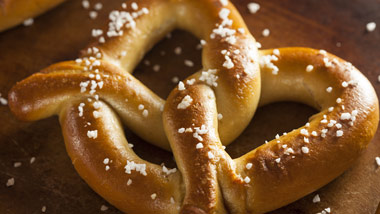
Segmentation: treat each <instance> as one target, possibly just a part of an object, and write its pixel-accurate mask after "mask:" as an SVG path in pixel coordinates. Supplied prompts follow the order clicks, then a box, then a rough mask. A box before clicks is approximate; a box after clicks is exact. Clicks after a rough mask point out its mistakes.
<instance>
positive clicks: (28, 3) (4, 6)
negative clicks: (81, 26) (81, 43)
mask: <svg viewBox="0 0 380 214" xmlns="http://www.w3.org/2000/svg"><path fill="white" fill-rule="evenodd" d="M63 1H65V0H0V32H1V31H4V30H6V29H8V28H11V27H13V26H16V25H18V24H20V23H22V22H23V21H25V20H26V19H29V18H33V17H36V16H38V15H40V14H42V13H44V12H45V11H47V10H49V9H51V8H53V7H55V6H57V5H58V4H60V3H62V2H63Z"/></svg>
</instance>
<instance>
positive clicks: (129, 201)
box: [9, 0, 378, 213]
mask: <svg viewBox="0 0 380 214" xmlns="http://www.w3.org/2000/svg"><path fill="white" fill-rule="evenodd" d="M222 2H224V1H222ZM222 2H221V1H211V0H207V1H200V0H198V1H190V0H188V1H169V0H165V1H164V0H160V1H154V2H142V3H141V4H139V5H138V8H139V9H137V11H142V12H141V14H142V15H141V16H140V15H139V18H137V19H135V21H136V23H135V24H136V26H135V28H130V29H125V28H123V29H122V30H123V35H122V36H119V37H113V38H106V43H104V44H95V45H92V46H90V49H89V51H88V52H87V51H86V52H87V53H85V54H84V56H87V57H88V58H87V59H86V58H84V59H82V60H78V61H77V62H64V63H59V64H56V65H53V66H51V67H49V68H47V69H45V70H44V71H43V72H42V73H39V74H35V75H33V76H31V77H29V78H28V79H26V80H24V81H22V82H20V83H18V84H17V85H16V86H15V87H14V88H13V89H12V91H11V92H10V96H9V98H10V107H11V109H12V111H13V112H14V113H15V115H16V116H18V117H19V118H20V119H24V120H25V119H26V120H36V119H40V118H44V117H48V116H50V115H52V114H58V115H59V116H60V122H61V125H62V129H63V135H64V137H65V143H66V147H67V150H68V152H69V155H70V157H71V158H72V161H73V164H74V166H75V168H76V169H77V171H78V172H79V173H80V175H81V176H82V178H84V179H85V180H86V182H87V183H88V184H89V185H90V186H91V187H92V188H93V189H94V190H95V191H97V192H98V193H99V194H101V195H102V196H103V197H104V198H106V199H107V200H108V201H109V202H110V203H112V204H113V205H115V206H116V207H118V208H119V209H121V210H123V211H125V212H127V213H178V208H179V207H181V206H182V210H181V212H182V213H225V212H229V213H262V212H265V211H268V210H272V209H275V208H277V207H280V206H283V205H285V204H287V203H290V202H291V201H294V200H296V199H298V198H300V197H302V196H304V195H305V194H308V193H309V192H311V191H314V190H315V189H317V188H319V187H320V186H322V185H324V184H326V183H327V182H329V181H330V180H332V179H333V178H335V177H336V176H337V175H339V174H340V173H342V172H343V171H344V170H345V169H346V168H347V167H348V166H349V165H350V164H351V163H352V161H353V160H354V159H355V157H357V155H358V153H359V151H360V150H361V149H363V148H364V147H365V146H366V144H367V143H368V142H369V140H370V139H371V138H372V136H373V134H374V131H375V130H376V127H377V120H378V102H377V98H376V95H375V94H374V92H373V89H372V87H371V86H370V84H369V82H368V81H367V80H366V79H365V78H364V77H363V76H362V75H361V74H360V73H359V72H358V71H357V70H356V69H355V68H353V67H351V66H349V64H348V63H346V62H344V61H342V60H340V59H338V58H337V57H334V56H331V55H329V54H327V53H324V52H321V53H319V52H318V51H315V50H311V49H301V48H293V49H280V50H278V51H277V50H276V51H274V50H267V51H262V52H260V54H258V52H257V50H256V48H255V41H254V39H253V38H252V37H251V36H250V34H249V33H248V30H247V29H246V27H245V26H244V23H243V22H242V20H241V18H240V16H239V15H238V13H237V12H236V10H235V9H234V8H233V7H232V6H231V5H226V6H225V5H223V4H222ZM149 3H150V4H149ZM144 7H146V8H147V10H143V9H142V8H144ZM222 8H227V9H228V10H229V11H230V12H231V14H227V17H228V19H229V20H232V22H233V23H232V26H231V27H229V26H227V27H228V28H231V29H235V30H236V32H237V33H236V38H229V39H226V38H221V37H219V36H215V38H210V34H211V31H212V30H213V29H214V28H215V23H220V22H223V20H221V17H225V15H223V13H224V14H226V13H228V11H226V10H224V12H221V9H222ZM128 10H130V12H136V11H135V10H134V9H133V7H132V6H131V5H128ZM144 11H145V12H144ZM147 12H148V13H147ZM136 13H138V12H136ZM146 13H147V14H146ZM119 14H120V13H119ZM137 15H138V14H137ZM191 18H193V19H191ZM199 23H202V24H201V25H199ZM128 24H131V25H134V24H133V22H129V23H128ZM195 24H197V25H195ZM194 26H196V27H194ZM174 27H180V28H184V29H186V30H189V31H191V32H193V33H194V34H196V35H197V36H198V37H200V38H203V39H205V40H206V45H205V47H204V51H203V65H204V70H206V71H208V72H206V73H202V72H198V73H196V74H194V75H192V76H191V77H189V78H188V79H187V80H186V81H184V82H185V84H184V85H182V84H181V85H179V86H178V87H177V88H176V89H175V90H174V91H173V92H172V94H171V95H170V97H169V99H168V101H167V104H166V109H165V111H164V118H163V122H164V125H165V132H164V129H163V126H162V113H161V109H162V107H163V106H164V101H163V100H161V99H160V98H158V96H156V95H155V94H154V93H153V92H151V91H150V90H148V89H147V88H146V87H145V86H143V85H142V84H141V83H140V82H139V81H137V80H136V79H134V78H133V76H132V75H130V74H129V73H127V72H132V70H133V67H134V66H135V65H136V64H137V62H138V61H139V59H140V58H141V56H142V55H143V54H144V53H145V52H146V50H147V49H149V48H150V47H151V46H152V45H153V43H154V42H155V41H157V40H158V39H159V38H161V37H162V36H163V35H164V34H165V33H166V32H168V31H170V30H171V29H173V28H174ZM240 28H242V29H244V30H239V29H240ZM104 32H106V31H104ZM217 32H219V31H217ZM116 33H117V32H116ZM111 35H112V33H111ZM99 39H100V41H102V39H101V37H100V38H99ZM234 39H236V42H235V43H234V44H230V43H231V41H234ZM232 43H233V42H232ZM223 50H226V51H223ZM235 50H239V51H235ZM124 51H126V53H127V54H125V52H124ZM228 51H229V52H230V54H229V56H228V55H227V56H228V57H229V58H230V59H231V61H232V63H233V67H231V66H230V65H229V64H230V63H229V61H228V58H227V57H226V55H225V54H227V53H228ZM131 52H134V53H133V54H129V53H131ZM222 52H223V53H224V54H223V53H222ZM259 55H260V56H259ZM272 55H275V56H272ZM91 57H93V58H91ZM259 58H260V59H261V60H260V61H262V63H261V65H262V69H261V70H262V71H261V75H262V79H261V81H262V98H261V103H262V104H265V103H269V102H274V101H278V100H294V101H300V102H304V103H307V104H309V105H312V106H314V107H316V108H318V109H321V112H322V113H320V114H317V115H316V116H315V117H314V118H313V119H312V120H311V121H310V125H309V127H306V128H305V127H303V128H305V129H307V130H308V131H307V132H306V131H305V130H303V131H302V133H301V134H300V130H301V128H300V129H298V130H296V131H293V132H291V133H289V134H288V135H286V136H282V137H279V139H276V140H274V141H271V142H269V143H268V144H265V145H263V146H261V147H259V148H258V149H256V150H254V151H252V152H250V153H248V154H246V155H244V156H242V157H240V158H238V159H236V160H232V159H231V158H230V157H229V156H228V154H227V153H225V152H224V150H223V148H222V145H221V144H220V142H223V143H224V144H228V143H229V142H231V141H232V140H233V139H234V138H235V137H236V136H238V135H239V134H240V132H241V131H242V130H243V129H244V128H245V126H246V125H247V124H248V122H249V121H250V119H251V117H252V115H253V113H254V111H255V109H256V105H257V101H258V97H259V95H260V72H259V69H258V61H259ZM270 61H272V64H271V62H270ZM225 62H227V63H226V64H225V66H223V64H224V63H225ZM308 65H313V66H314V68H313V69H312V71H310V72H306V68H307V67H308ZM276 66H277V68H279V69H278V71H277V69H276ZM96 69H98V72H96V71H97V70H96ZM308 70H309V69H308ZM126 71H127V72H126ZM273 71H274V73H278V74H277V75H273V74H272V73H273ZM97 75H99V76H97ZM192 79H194V80H192ZM188 80H190V81H189V82H188ZM87 81H89V82H87ZM92 81H94V83H93V82H92ZM344 81H346V84H347V86H346V84H343V82H344ZM342 84H343V85H344V86H346V87H343V86H342ZM79 85H81V86H79ZM86 85H87V86H86ZM330 86H332V87H333V90H332V93H331V94H330V93H328V92H326V90H325V89H326V88H327V87H330ZM91 87H94V88H93V89H91ZM99 88H100V89H99ZM179 89H184V90H179ZM81 90H82V91H83V93H81V92H80V91H81ZM91 90H93V91H91ZM96 95H98V96H99V97H97V96H96ZM186 95H187V96H190V98H191V99H189V98H187V99H185V100H184V98H185V97H186ZM326 95H331V96H326ZM338 97H340V98H341V102H340V104H336V103H335V102H336V99H337V98H338ZM96 98H98V99H99V100H98V101H96V100H97V99H96ZM89 99H90V100H89ZM358 100H360V103H359V102H358ZM183 101H184V102H183ZM180 103H181V104H180ZM188 103H189V105H187V104H188ZM142 105H143V106H142ZM343 105H344V106H345V107H344V110H343V109H342V106H343ZM330 106H334V109H332V111H331V112H328V111H329V109H328V108H329V107H330ZM354 110H357V112H356V111H354ZM115 112H117V114H118V116H119V117H121V119H122V120H123V122H124V123H125V124H126V125H127V126H128V127H130V128H131V129H133V130H134V131H135V132H136V133H138V134H139V135H140V136H141V137H143V138H144V139H146V140H148V141H150V142H152V143H154V144H155V145H157V146H160V147H163V148H169V143H168V141H167V140H166V136H168V138H169V141H170V146H171V148H172V150H173V152H174V155H175V157H176V161H177V165H178V167H179V171H180V172H181V173H180V172H178V171H174V170H167V169H165V168H162V167H160V166H158V165H154V164H151V163H148V162H146V161H144V160H141V159H140V158H138V157H137V156H136V155H135V154H134V153H133V151H132V149H131V148H129V146H128V144H127V141H126V140H125V137H124V135H123V130H122V127H121V125H120V121H119V119H118V117H117V116H116V114H115ZM343 112H344V113H348V112H349V113H350V117H349V119H350V120H353V119H354V117H352V116H354V115H356V116H355V120H354V121H353V126H352V127H351V126H350V124H349V123H350V121H349V120H346V119H345V118H346V117H347V114H344V117H343V119H340V117H341V116H342V113H343ZM218 113H222V115H223V119H222V120H220V121H219V122H217V114H218ZM323 113H326V118H327V119H326V121H327V123H324V121H323V120H324V119H322V118H323V115H322V114H323ZM338 118H339V119H338ZM331 120H335V121H336V123H333V121H331ZM320 121H323V122H322V123H321V122H320ZM330 123H331V124H332V127H328V129H327V131H323V132H322V131H321V130H323V129H322V128H326V126H330V125H329V124H330ZM337 124H341V126H342V127H340V128H339V130H341V131H343V136H342V137H339V138H338V137H336V136H335V135H334V133H335V134H336V131H337V129H338V127H337ZM202 125H204V126H203V127H202ZM218 125H219V127H218ZM144 126H145V127H144ZM189 128H191V129H189ZM313 130H315V131H317V136H313V133H312V131H313ZM95 131H97V132H95ZM190 131H192V132H190ZM195 133H197V134H195ZM307 133H308V135H309V137H308V138H306V139H307V140H308V141H309V143H307V142H305V141H306V140H305V138H304V136H302V135H306V134H307ZM219 135H220V138H221V140H220V139H219ZM323 136H324V137H323ZM351 138H353V139H355V140H351ZM277 140H278V141H280V143H277V142H276V141H277ZM200 142H201V143H202V146H200V144H199V143H200ZM198 144H199V145H198ZM197 145H198V149H197ZM284 145H287V146H288V147H287V148H283V147H284ZM305 145H307V149H308V151H307V153H306V150H305V149H302V147H303V146H305ZM201 147H202V148H201ZM290 148H291V149H292V150H289V149H290ZM336 152H339V155H335V154H334V153H336ZM331 154H334V155H331ZM292 156H294V158H293V157H292ZM279 158H280V159H279ZM318 159H319V160H318ZM127 160H128V161H129V163H127ZM278 160H279V161H278ZM332 161H334V163H336V166H333V167H332V166H331V164H330V162H332ZM107 166H108V168H107ZM125 166H127V167H126V169H124V167H125ZM305 167H306V169H305ZM125 172H126V173H125ZM311 172H312V173H311ZM306 184H307V185H306ZM274 198H275V199H276V200H273V199H274Z"/></svg>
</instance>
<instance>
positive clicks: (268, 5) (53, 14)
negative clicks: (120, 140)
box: [0, 0, 380, 214]
mask: <svg viewBox="0 0 380 214" xmlns="http://www.w3.org/2000/svg"><path fill="white" fill-rule="evenodd" d="M96 2H102V3H103V9H102V10H101V11H100V14H99V16H98V18H97V19H96V20H91V19H90V18H89V17H88V13H89V10H85V9H83V8H82V7H81V1H80V0H71V1H67V2H66V3H64V4H62V5H61V6H59V7H58V8H56V9H54V10H52V11H50V12H48V13H46V14H45V15H42V16H40V17H38V18H37V19H35V24H34V25H33V26H31V27H23V26H19V27H16V28H14V29H11V30H8V31H6V32H3V33H0V93H1V94H2V96H3V97H4V96H6V94H7V93H8V91H9V89H10V88H11V87H12V86H13V85H14V84H15V83H16V82H17V81H20V80H22V79H23V78H25V77H27V76H29V75H30V74H32V73H35V72H38V71H39V70H40V69H42V68H44V67H46V66H48V65H50V64H52V63H54V62H59V61H63V60H69V59H74V58H76V57H77V55H78V51H79V50H80V49H82V48H83V47H85V46H86V44H87V43H88V41H89V38H90V35H91V29H92V28H96V27H98V26H102V25H104V23H105V22H106V20H107V19H108V18H107V16H108V13H109V11H110V10H111V9H112V8H117V7H118V6H119V5H120V3H121V2H122V1H121V0H112V1H111V0H100V1H91V3H92V4H93V3H96ZM137 2H138V1H137ZM233 2H234V3H235V5H236V6H237V8H238V9H239V11H240V12H241V14H242V16H243V17H244V19H245V21H246V22H247V25H248V26H249V29H250V30H251V33H252V34H253V35H254V36H255V38H256V39H257V40H258V41H259V42H261V43H262V45H263V48H275V47H285V46H307V47H312V48H316V49H325V50H327V51H329V52H331V53H333V54H336V55H338V56H340V57H341V58H343V59H346V60H347V61H350V62H352V63H353V64H354V65H355V66H356V67H358V68H359V70H361V71H362V72H363V73H364V74H365V75H366V76H367V77H368V79H370V81H371V83H372V84H373V86H374V87H375V89H376V91H377V93H378V95H379V93H380V83H379V82H377V76H378V75H380V1H379V0H349V1H348V0H260V1H259V0H257V1H256V2H258V3H259V4H260V6H261V9H260V10H259V11H258V13H256V14H250V13H249V11H248V9H247V4H248V3H249V2H250V1H237V0H235V1H233ZM371 21H374V22H376V23H377V24H378V27H377V28H376V30H375V31H374V32H371V33H368V32H366V24H367V23H368V22H371ZM265 28H268V29H270V31H271V33H270V36H269V37H263V36H262V35H261V32H262V31H263V29H265ZM337 43H339V44H340V45H339V44H338V45H337ZM197 44H198V39H196V38H195V37H193V36H192V35H191V34H189V33H186V32H182V31H175V32H173V33H172V38H171V39H163V40H162V41H161V42H160V43H159V44H157V45H156V46H155V47H154V48H153V50H152V51H150V52H149V53H148V54H147V55H146V57H145V59H148V60H149V61H150V62H151V65H150V66H147V65H144V63H141V64H140V65H139V66H138V67H137V68H136V71H135V76H136V77H137V78H139V79H140V80H141V81H142V82H144V83H145V84H146V85H147V86H148V87H150V88H151V89H152V90H153V91H155V92H156V93H158V94H159V95H160V96H161V97H163V98H165V97H166V96H167V94H168V93H169V91H170V90H172V88H173V87H174V86H175V84H174V83H172V82H171V81H170V80H171V78H172V77H173V76H178V77H179V78H180V79H183V78H185V77H186V76H188V75H190V74H191V73H192V72H194V71H196V70H197V69H198V68H200V67H201V58H200V51H199V50H196V48H195V47H196V45H197ZM178 46H180V47H182V50H183V51H182V52H183V53H182V54H181V55H179V56H177V55H175V54H174V52H173V50H174V48H176V47H178ZM185 59H190V60H192V61H194V63H195V66H194V67H193V68H189V67H186V66H184V63H183V61H184V60H185ZM155 64H158V65H160V66H161V69H160V71H159V72H154V71H153V69H152V68H153V65H155ZM157 79H159V80H160V81H157ZM314 113H315V110H313V109H312V108H310V107H307V106H304V105H301V104H296V103H278V104H271V105H269V106H265V107H262V108H260V109H259V110H258V111H257V113H256V115H255V117H254V119H253V121H252V122H251V124H250V125H249V127H248V128H247V130H246V131H245V132H244V133H243V135H242V136H240V137H239V138H238V139H237V140H236V141H235V142H234V143H233V144H232V145H230V146H229V147H228V148H227V151H228V152H229V154H230V155H231V156H232V157H238V156H240V155H242V154H244V153H246V152H247V151H250V150H251V149H253V148H255V147H257V146H259V145H261V144H262V143H263V142H264V140H270V139H273V138H274V136H275V134H277V133H282V132H285V131H290V130H292V129H293V128H297V127H299V126H301V125H303V124H305V123H306V121H307V119H308V117H309V116H311V115H312V114H314ZM126 135H127V138H128V140H129V141H130V142H131V143H133V144H134V145H135V151H136V153H137V154H139V155H140V156H141V157H142V158H144V159H147V160H149V161H152V162H155V163H161V162H165V163H166V165H168V166H172V167H173V166H174V162H173V160H172V156H171V154H170V153H168V152H165V151H163V150H160V149H157V148H155V147H153V146H150V145H149V144H147V143H145V142H143V141H142V140H141V139H139V138H138V137H137V136H135V135H134V134H133V133H131V132H129V131H128V130H126ZM379 141H380V132H379V131H378V132H377V134H376V136H375V138H374V139H373V140H372V142H371V143H370V145H369V146H368V149H367V150H366V151H365V152H364V153H363V155H362V156H361V157H360V158H359V160H358V161H357V162H356V163H355V164H354V166H353V167H352V168H351V169H349V170H348V171H346V172H345V173H344V174H343V175H342V176H340V177H338V178H337V179H336V180H334V181H333V182H332V183H330V184H328V185H327V186H325V187H323V188H322V189H320V190H318V191H316V192H315V193H312V194H310V195H308V196H306V197H304V198H302V199H300V200H299V201H296V202H294V203H293V204H290V205H288V206H287V207H284V208H281V209H280V210H278V211H274V212H272V213H271V214H285V213H287V214H309V213H317V212H320V211H322V210H323V209H324V208H327V207H330V208H331V210H332V213H338V214H340V213H345V214H346V213H347V214H351V213H352V214H373V213H375V210H376V207H377V205H378V204H379V201H380V168H379V167H377V166H376V164H375V157H376V156H380V144H379ZM31 157H36V161H35V162H34V163H33V164H30V163H29V160H30V158H31ZM14 162H22V166H21V167H18V168H14V167H13V164H14ZM332 164H333V163H332ZM11 177H14V178H15V185H14V186H12V187H6V186H5V184H6V182H7V180H8V179H9V178H11ZM317 193H318V194H319V195H320V197H321V202H320V203H318V204H314V203H312V199H313V197H314V195H315V194H317ZM273 200H276V199H275V198H274V199H273ZM103 204H104V205H107V206H108V207H109V209H108V210H107V211H105V212H104V213H109V214H116V213H120V212H119V211H118V210H117V209H115V208H113V207H112V206H111V205H109V204H108V203H107V202H106V201H104V200H103V199H102V198H101V197H100V196H98V195H97V194H96V193H95V192H93V191H92V190H91V189H90V188H89V187H88V186H87V185H86V183H85V182H84V181H83V180H82V179H81V178H80V177H79V176H78V174H77V173H76V172H75V170H74V168H73V166H72V164H71V161H70V159H69V157H68V155H67V154H66V151H65V147H64V142H63V139H62V136H61V129H60V126H59V123H58V120H57V117H53V118H49V119H45V120H41V121H37V122H33V123H25V122H19V121H17V120H16V119H15V118H14V117H13V116H12V115H11V114H10V111H9V109H8V107H7V106H0V213H5V214H8V213H9V214H11V213H12V214H24V213H30V214H33V213H41V208H42V206H46V207H47V211H46V212H47V213H102V212H101V211H100V207H101V205H103Z"/></svg>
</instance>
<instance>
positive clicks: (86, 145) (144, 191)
mask: <svg viewBox="0 0 380 214" xmlns="http://www.w3.org/2000/svg"><path fill="white" fill-rule="evenodd" d="M80 103H85V104H86V105H87V108H84V111H83V116H82V117H80V116H79V115H78V114H79V111H78V108H77V107H78V105H79V104H80ZM99 106H100V107H98V108H96V109H95V108H94V107H93V106H92V105H91V102H88V101H87V100H86V99H82V100H78V101H77V102H69V104H66V105H64V107H63V110H62V111H61V113H60V115H59V116H60V117H59V118H60V123H61V126H62V132H63V136H64V139H65V142H66V149H67V152H68V153H69V155H70V157H71V159H72V162H73V164H74V167H75V169H76V170H77V171H78V173H79V174H80V175H81V177H82V178H83V179H85V180H86V181H87V183H88V184H89V185H90V186H91V187H92V188H93V189H94V190H95V191H96V192H97V193H99V194H100V195H102V196H103V197H105V198H109V202H110V203H111V204H113V205H115V206H117V207H119V209H122V210H124V211H125V212H131V213H134V212H136V210H139V212H141V213H147V214H149V213H152V214H153V213H178V209H179V207H180V205H181V203H182V198H183V189H182V188H181V186H182V178H181V174H180V173H179V171H176V172H174V173H171V174H166V173H164V171H163V169H162V166H159V165H156V164H152V163H149V162H147V161H144V160H142V159H140V158H139V157H138V156H137V155H136V154H135V153H134V152H133V150H132V149H131V148H130V146H129V145H128V142H127V140H126V139H125V136H124V130H123V127H122V125H121V123H120V121H119V119H118V117H117V115H116V114H115V113H114V111H113V110H112V109H111V108H110V107H109V106H108V104H106V103H104V102H102V101H100V102H99ZM95 110H96V111H98V112H99V114H100V115H101V117H99V118H95V117H94V116H93V111H95ZM89 131H96V132H97V135H96V138H95V139H93V137H91V138H90V137H89V136H88V132H89ZM105 159H107V161H106V162H105ZM127 161H128V162H130V163H127ZM132 162H133V164H132ZM105 163H106V164H105ZM136 165H137V166H136ZM128 166H129V168H128V169H129V170H128V169H127V168H125V167H128ZM134 166H135V168H134ZM154 194H155V195H154Z"/></svg>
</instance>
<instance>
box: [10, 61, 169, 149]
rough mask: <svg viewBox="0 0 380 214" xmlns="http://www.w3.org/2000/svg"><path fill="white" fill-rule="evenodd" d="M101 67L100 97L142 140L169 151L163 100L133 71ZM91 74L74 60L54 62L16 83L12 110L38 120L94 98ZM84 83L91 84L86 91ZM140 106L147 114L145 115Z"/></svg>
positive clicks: (17, 114) (28, 118)
mask: <svg viewBox="0 0 380 214" xmlns="http://www.w3.org/2000/svg"><path fill="white" fill-rule="evenodd" d="M99 69H100V70H102V72H100V73H99V75H101V77H102V79H103V80H102V81H103V86H102V88H101V90H97V94H98V95H99V99H101V100H103V101H105V102H107V103H109V104H110V105H112V107H113V109H114V110H116V111H117V113H118V114H119V116H120V117H121V118H122V120H123V123H124V124H126V125H127V126H128V127H129V128H130V129H132V130H133V131H134V132H135V133H137V134H138V135H139V136H141V137H142V138H143V139H145V140H147V141H148V142H152V143H153V144H154V145H156V146H159V147H161V148H164V149H167V150H169V149H170V147H169V143H168V142H167V138H166V135H165V133H164V131H163V126H162V110H163V106H164V101H163V100H162V99H161V98H159V97H158V96H157V95H156V94H154V93H153V92H152V91H150V90H149V89H148V88H147V87H146V86H145V85H143V84H142V83H141V82H140V81H139V80H137V79H136V78H135V77H133V76H132V75H131V74H129V73H126V72H124V71H122V70H120V69H118V68H117V67H115V66H113V65H110V64H109V63H107V62H105V61H102V62H101V65H100V66H99ZM89 76H90V73H88V72H84V71H83V67H82V66H81V65H79V64H78V63H75V62H72V61H70V62H63V63H59V64H55V65H52V66H50V67H49V68H47V69H45V70H43V71H42V72H41V73H36V74H34V75H32V76H30V77H29V78H27V79H25V80H23V81H21V82H19V83H17V85H16V86H15V87H14V88H13V89H12V90H11V91H10V94H9V99H10V101H11V102H10V107H11V110H12V111H13V113H14V114H15V115H16V116H17V117H18V118H20V119H23V120H38V119H42V118H46V117H49V116H51V115H54V114H59V113H60V111H61V109H62V105H63V104H65V103H66V102H70V101H71V100H75V99H83V98H89V99H92V100H93V101H95V98H93V97H94V94H91V93H90V92H91V86H92V83H91V81H93V80H94V79H92V78H90V77H89ZM82 83H88V86H87V87H86V90H85V91H83V93H81V87H80V85H81V84H82ZM99 87H100V86H97V88H99ZM35 100H38V102H35ZM140 105H143V106H144V110H146V111H147V112H148V115H145V116H144V114H143V109H139V106H140ZM79 107H80V105H79V104H78V106H77V108H79Z"/></svg>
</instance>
